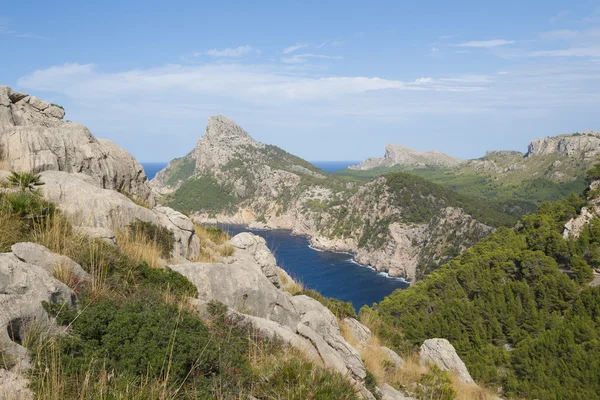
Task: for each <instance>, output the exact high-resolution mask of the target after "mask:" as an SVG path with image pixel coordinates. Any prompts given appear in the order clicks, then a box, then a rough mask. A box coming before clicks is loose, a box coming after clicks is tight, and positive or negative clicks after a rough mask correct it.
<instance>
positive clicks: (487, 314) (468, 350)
mask: <svg viewBox="0 0 600 400" xmlns="http://www.w3.org/2000/svg"><path fill="white" fill-rule="evenodd" d="M598 172H600V168H597V169H596V172H595V175H594V176H593V177H594V178H595V179H598V178H600V173H598ZM598 187H600V181H598V180H596V181H595V182H593V183H592V185H591V187H590V191H589V192H588V193H587V199H586V198H579V197H577V196H572V197H571V198H570V199H568V200H562V201H560V202H557V203H554V204H550V203H546V204H545V205H544V206H543V207H541V209H540V212H539V213H537V214H533V215H529V216H526V217H524V218H523V219H522V220H521V222H520V223H519V225H518V226H517V227H516V229H515V230H509V229H504V228H503V229H500V230H498V232H496V233H495V234H493V235H490V236H489V237H488V238H486V239H484V240H483V241H481V242H480V243H478V244H477V245H475V246H474V247H472V248H471V249H469V250H467V251H466V252H464V253H463V254H462V255H460V256H458V257H456V258H455V259H454V260H452V261H451V262H450V263H448V264H446V265H445V266H443V267H442V268H440V269H439V270H438V271H436V273H435V274H432V275H430V276H428V277H427V279H425V281H424V282H422V284H420V285H416V286H414V287H412V288H411V289H410V290H406V291H397V292H395V293H393V294H392V295H390V296H388V297H387V298H386V299H385V300H384V301H383V302H381V303H380V304H379V305H378V307H377V313H378V315H379V316H380V317H382V318H383V320H384V321H385V323H387V324H390V325H391V326H394V327H395V328H396V329H400V330H401V331H402V332H403V337H402V338H396V339H397V340H406V341H408V342H410V343H413V344H414V345H418V344H420V343H421V342H422V340H423V339H424V338H426V337H427V336H428V335H431V334H434V335H443V336H444V337H447V338H448V339H449V340H450V341H451V342H452V344H453V345H454V346H455V347H456V348H457V351H458V353H459V354H460V355H461V357H462V358H463V359H464V360H465V363H466V364H467V366H468V368H469V371H471V373H472V374H473V378H474V379H475V380H483V381H485V382H486V384H488V385H497V386H499V387H502V388H503V389H502V390H503V392H504V394H505V395H507V396H509V397H518V398H540V399H555V398H557V399H558V398H560V399H581V398H586V399H598V398H600V396H599V393H600V387H599V386H598V380H597V379H594V378H592V377H593V376H597V375H598V373H600V363H599V362H598V360H600V342H599V340H598V338H599V337H600V318H599V316H600V310H599V308H598V304H600V302H599V299H600V287H598V282H599V281H600V279H599V275H598V274H597V273H595V272H594V271H593V269H596V271H597V270H598V268H600V218H599V216H600V192H599V191H598ZM582 206H585V207H582ZM565 224H566V227H567V228H568V229H565ZM574 226H578V229H573V227H574Z"/></svg>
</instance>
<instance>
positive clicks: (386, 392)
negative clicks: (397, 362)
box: [379, 383, 415, 400]
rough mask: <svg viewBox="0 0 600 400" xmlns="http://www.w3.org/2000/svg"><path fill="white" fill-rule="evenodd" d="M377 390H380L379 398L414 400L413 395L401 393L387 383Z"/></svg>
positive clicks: (382, 399) (386, 399)
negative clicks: (408, 395)
mask: <svg viewBox="0 0 600 400" xmlns="http://www.w3.org/2000/svg"><path fill="white" fill-rule="evenodd" d="M379 391H380V392H381V400H415V399H414V398H413V397H407V396H405V395H403V394H402V393H400V392H399V391H397V390H396V389H394V388H393V387H391V386H390V385H388V384H387V383H384V384H383V385H381V387H380V388H379Z"/></svg>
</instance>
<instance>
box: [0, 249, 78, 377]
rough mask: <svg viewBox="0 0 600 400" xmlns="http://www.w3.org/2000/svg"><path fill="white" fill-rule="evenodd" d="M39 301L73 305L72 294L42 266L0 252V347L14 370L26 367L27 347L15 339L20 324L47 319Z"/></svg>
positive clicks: (27, 360) (27, 362) (73, 298)
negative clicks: (13, 366)
mask: <svg viewBox="0 0 600 400" xmlns="http://www.w3.org/2000/svg"><path fill="white" fill-rule="evenodd" d="M42 301H46V302H49V303H67V304H68V305H73V304H74V302H75V294H74V293H73V292H72V291H71V289H69V288H68V287H67V286H66V285H65V284H63V283H62V282H59V281H58V280H56V279H55V278H54V277H53V276H52V274H51V273H50V272H48V271H47V270H46V269H45V268H43V267H41V266H38V265H34V264H29V263H26V262H23V261H21V260H20V259H19V258H17V256H15V255H14V254H12V253H3V254H0V348H2V351H3V354H4V355H5V356H6V357H7V358H8V359H9V360H10V361H11V363H12V364H14V365H15V368H16V369H17V370H25V369H28V368H30V365H29V357H28V352H27V349H25V348H24V347H22V346H21V345H20V344H19V343H18V342H19V341H20V340H21V336H20V335H21V330H22V328H23V326H24V324H26V323H27V322H28V321H32V320H40V321H43V320H46V319H47V315H46V312H45V311H44V309H43V307H42Z"/></svg>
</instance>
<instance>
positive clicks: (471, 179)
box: [337, 131, 600, 217]
mask: <svg viewBox="0 0 600 400" xmlns="http://www.w3.org/2000/svg"><path fill="white" fill-rule="evenodd" d="M599 157H600V134H599V133H597V132H593V131H588V132H585V133H575V134H568V135H560V136H555V137H549V138H542V139H537V140H534V141H532V142H531V143H530V144H529V146H528V151H527V153H525V154H524V153H520V152H517V151H488V152H487V153H486V155H485V156H484V157H482V158H479V159H474V160H468V161H466V162H464V163H461V164H458V165H456V166H453V167H444V166H435V165H394V166H377V167H375V168H371V169H368V170H360V171H358V170H350V169H348V170H344V171H340V172H338V173H337V174H338V175H339V176H343V177H350V178H353V179H363V180H370V179H373V178H374V177H377V176H382V175H385V174H387V173H390V172H398V171H401V172H408V173H411V174H415V175H419V176H422V177H424V178H426V179H428V180H430V181H432V182H435V183H438V184H440V185H442V186H444V187H446V188H449V189H452V190H455V191H457V192H458V193H461V194H464V195H467V196H472V197H477V198H480V199H482V200H486V201H488V202H490V203H491V204H492V205H494V208H498V209H501V210H503V211H504V212H507V213H510V214H511V215H514V216H516V217H518V216H521V215H524V214H528V213H531V212H534V211H535V210H536V209H537V206H538V205H539V204H541V203H542V202H544V201H556V200H560V199H563V198H565V197H567V196H568V195H569V194H570V193H572V192H575V193H580V192H581V191H583V189H584V188H585V180H584V177H585V171H586V170H587V169H589V168H590V167H591V166H592V165H593V164H594V163H595V162H596V161H597V160H598V158H599Z"/></svg>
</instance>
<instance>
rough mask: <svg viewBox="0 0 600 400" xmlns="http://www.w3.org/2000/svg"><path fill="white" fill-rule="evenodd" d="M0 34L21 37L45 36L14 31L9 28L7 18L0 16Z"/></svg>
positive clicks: (36, 37)
mask: <svg viewBox="0 0 600 400" xmlns="http://www.w3.org/2000/svg"><path fill="white" fill-rule="evenodd" d="M0 36H10V37H14V38H21V39H46V37H44V36H41V35H38V34H35V33H31V32H21V31H16V30H14V29H12V28H11V26H10V23H9V21H8V19H6V18H2V17H0Z"/></svg>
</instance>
